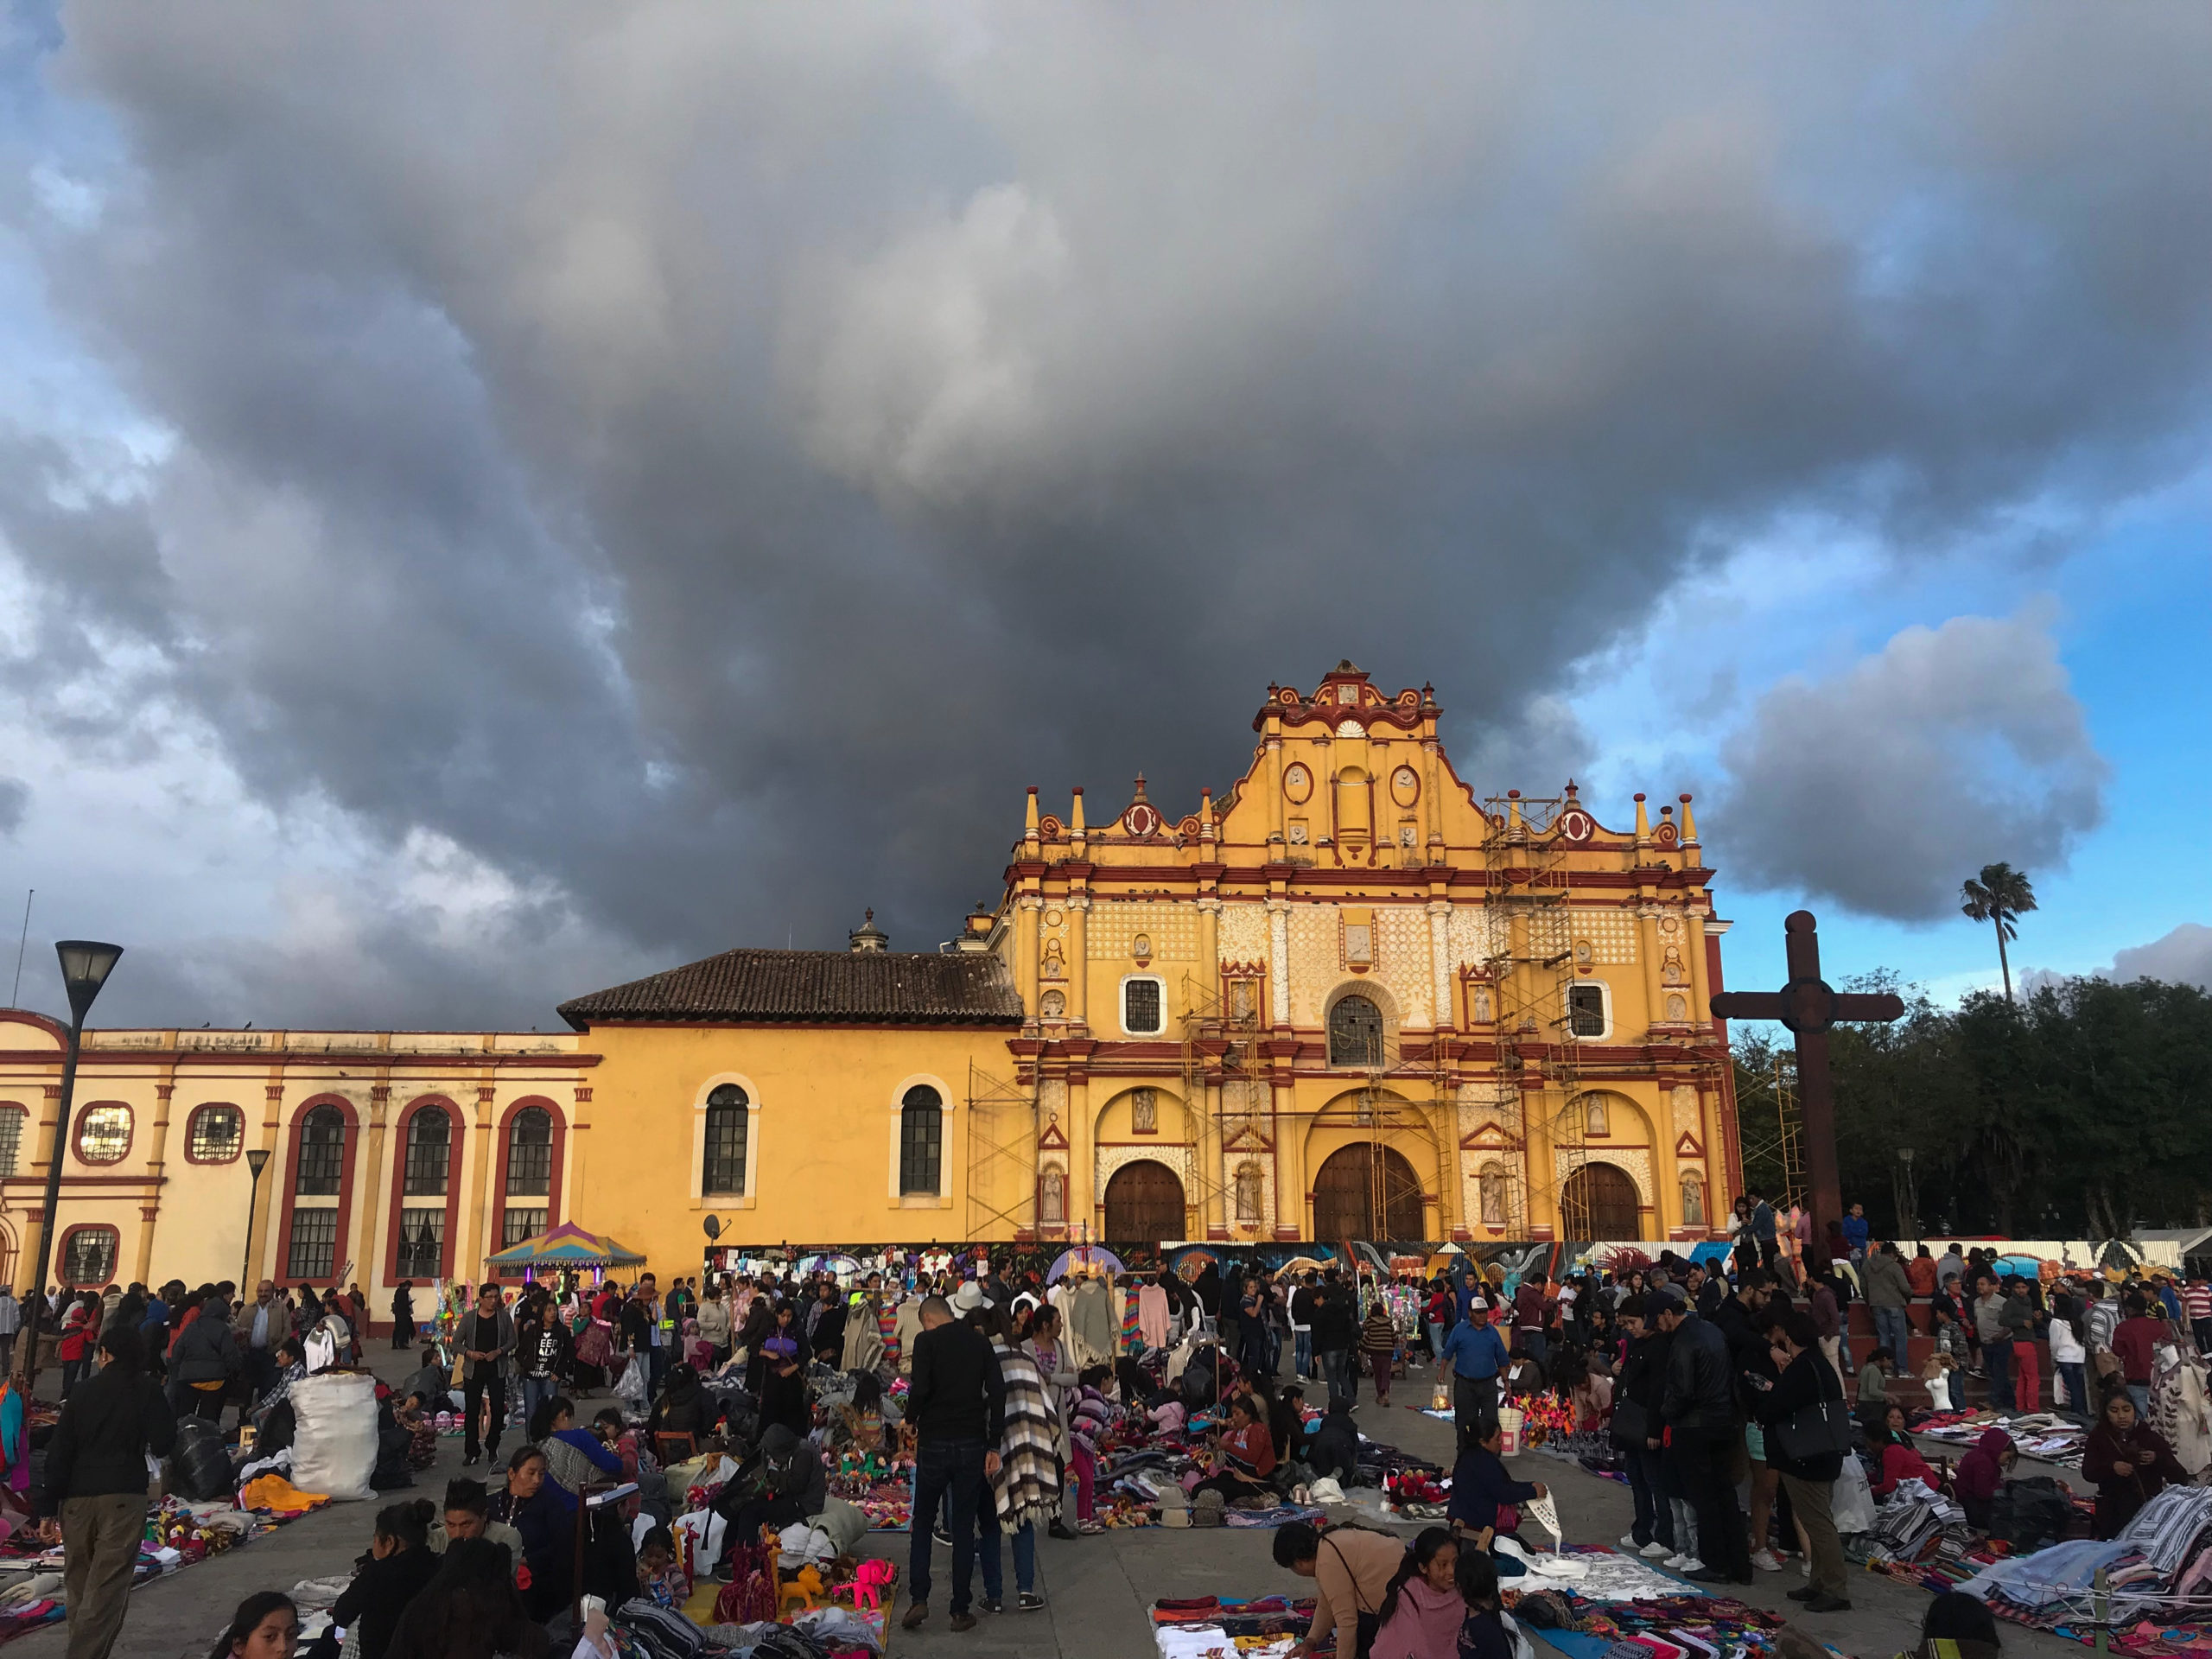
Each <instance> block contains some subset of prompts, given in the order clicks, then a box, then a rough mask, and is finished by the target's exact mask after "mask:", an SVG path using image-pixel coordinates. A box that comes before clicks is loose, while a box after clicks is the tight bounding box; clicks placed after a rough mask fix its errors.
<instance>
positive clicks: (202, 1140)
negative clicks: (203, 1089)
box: [186, 1106, 245, 1164]
mask: <svg viewBox="0 0 2212 1659" xmlns="http://www.w3.org/2000/svg"><path fill="white" fill-rule="evenodd" d="M242 1141H245V1113H244V1112H242V1111H240V1110H238V1108H237V1107H235V1106H202V1107H201V1108H200V1109H199V1110H197V1111H195V1112H194V1113H193V1115H192V1130H191V1135H190V1138H189V1139H188V1141H187V1142H186V1146H187V1149H188V1152H189V1153H190V1154H191V1159H192V1161H193V1162H194V1163H195V1164H227V1163H229V1162H230V1161H231V1160H232V1159H234V1158H236V1157H237V1156H238V1147H239V1144H240V1143H241V1142H242Z"/></svg>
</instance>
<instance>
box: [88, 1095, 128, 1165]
mask: <svg viewBox="0 0 2212 1659" xmlns="http://www.w3.org/2000/svg"><path fill="white" fill-rule="evenodd" d="M128 1151H130V1108H129V1107H128V1106H125V1105H123V1104H121V1103H119V1102H116V1101H105V1102H103V1103H100V1104H99V1105H98V1106H87V1107H86V1109H85V1113H84V1116H81V1117H79V1119H78V1120H77V1156H78V1157H79V1158H80V1159H82V1160H84V1161H85V1162H86V1163H88V1164H117V1163H121V1162H122V1161H123V1154H124V1153H126V1152H128Z"/></svg>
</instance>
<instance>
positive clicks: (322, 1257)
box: [284, 1108, 338, 1280]
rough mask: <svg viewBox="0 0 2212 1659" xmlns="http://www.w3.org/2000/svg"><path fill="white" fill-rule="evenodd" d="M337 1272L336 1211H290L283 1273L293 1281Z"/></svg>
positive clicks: (319, 1277)
mask: <svg viewBox="0 0 2212 1659" xmlns="http://www.w3.org/2000/svg"><path fill="white" fill-rule="evenodd" d="M318 1110H320V1108H318ZM337 1271H338V1212H337V1211H335V1210H295V1211H292V1245H291V1249H289V1251H287V1252H286V1254H285V1258H284V1276H285V1277H286V1278H287V1279H292V1280H315V1279H327V1278H329V1277H330V1276H331V1275H332V1274H334V1273H336V1272H337Z"/></svg>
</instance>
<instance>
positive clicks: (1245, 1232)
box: [0, 663, 1741, 1308]
mask: <svg viewBox="0 0 2212 1659" xmlns="http://www.w3.org/2000/svg"><path fill="white" fill-rule="evenodd" d="M1439 718H1440V709H1438V706H1437V704H1436V702H1435V700H1434V698H1433V696H1432V695H1431V694H1430V693H1429V691H1428V690H1427V688H1423V689H1421V690H1401V691H1398V692H1396V693H1395V694H1393V693H1389V692H1386V691H1384V690H1382V689H1381V688H1379V687H1377V686H1376V685H1375V684H1374V683H1372V682H1371V681H1370V678H1369V677H1368V676H1367V675H1366V674H1365V673H1363V672H1362V671H1360V670H1358V669H1357V668H1355V667H1354V666H1353V665H1352V664H1350V663H1340V664H1338V665H1337V667H1336V668H1335V669H1334V670H1333V671H1331V672H1330V673H1328V674H1327V675H1325V676H1324V677H1323V678H1322V680H1321V682H1320V683H1319V685H1318V686H1316V687H1315V688H1314V689H1313V690H1311V691H1300V690H1297V689H1295V688H1294V687H1290V686H1271V687H1269V688H1268V693H1267V697H1266V701H1265V702H1263V703H1262V705H1261V707H1260V709H1259V711H1258V713H1257V714H1256V715H1255V716H1254V718H1253V721H1252V729H1253V733H1254V743H1253V747H1252V750H1251V758H1250V760H1249V765H1248V766H1247V767H1246V770H1245V772H1244V773H1243V776H1242V777H1241V778H1239V779H1236V782H1235V783H1234V784H1232V785H1230V787H1229V788H1228V789H1226V790H1225V791H1222V792H1220V793H1219V794H1216V793H1214V792H1213V791H1201V792H1200V794H1199V797H1198V800H1197V801H1196V802H1195V803H1188V802H1186V803H1182V804H1179V808H1178V809H1167V808H1163V807H1162V806H1161V805H1160V804H1158V803H1155V802H1154V801H1153V800H1152V799H1151V798H1149V797H1148V796H1147V793H1146V790H1145V785H1144V780H1143V779H1141V778H1140V779H1137V780H1136V783H1135V786H1134V789H1133V791H1131V793H1130V796H1129V798H1128V799H1126V800H1125V801H1122V802H1121V803H1120V804H1118V806H1113V807H1109V810H1107V811H1105V812H1100V813H1095V814H1094V813H1093V812H1091V811H1090V810H1089V809H1088V808H1087V804H1086V801H1085V798H1084V792H1083V791H1081V790H1077V791H1074V793H1073V794H1072V796H1071V798H1069V799H1068V800H1067V801H1066V803H1065V810H1063V804H1062V803H1061V802H1060V801H1059V800H1058V799H1057V798H1056V799H1054V800H1052V802H1050V803H1049V804H1047V803H1046V802H1043V801H1040V799H1039V794H1038V791H1036V790H1034V789H1032V790H1031V791H1029V795H1028V799H1027V809H1026V812H1025V814H1024V817H1023V819H1022V822H1021V823H1020V833H1019V836H1018V837H1017V838H1016V839H1014V842H1013V844H1012V849H1011V853H1010V856H1009V859H1008V861H1007V866H1006V871H1005V878H1004V886H1003V890H1002V892H1001V897H1000V899H999V900H998V902H997V903H996V904H995V905H994V906H978V908H977V910H976V912H975V913H974V914H972V915H970V916H969V917H968V918H966V919H965V921H964V923H963V926H962V928H961V930H960V931H959V933H958V935H957V938H954V939H953V940H951V941H949V942H948V943H947V944H944V945H942V946H940V947H938V948H937V949H935V950H928V951H899V950H892V949H890V948H889V946H890V943H891V942H890V941H889V940H887V938H885V936H884V935H883V933H882V932H881V931H880V930H878V929H877V928H876V927H875V926H874V921H873V918H872V917H871V918H868V920H866V921H864V922H863V923H862V925H861V928H860V929H859V930H857V931H855V933H854V934H853V935H852V937H851V940H850V945H851V948H850V949H849V950H842V951H808V950H730V951H726V952H724V953H722V954H721V955H719V956H715V957H708V958H707V959H705V960H704V961H702V962H696V963H690V964H689V965H688V966H684V967H680V968H676V969H671V970H669V971H667V972H665V973H661V974H656V975H653V976H649V977H647V978H645V979H642V980H639V981H635V982H632V983H629V984H626V985H619V986H615V987H613V988H608V989H606V990H601V991H596V992H593V993H591V994H589V995H582V996H579V997H577V998H575V999H574V1000H572V1001H569V1002H566V1003H564V1004H563V1005H562V1007H561V1008H560V1010H559V1012H560V1014H561V1015H562V1016H563V1020H565V1022H566V1024H567V1025H568V1027H569V1030H568V1031H567V1032H565V1033H560V1034H558V1035H546V1034H542V1033H535V1032H533V1033H512V1032H469V1033H454V1032H396V1031H386V1032H304V1031H261V1030H254V1029H251V1028H249V1029H245V1030H241V1031H228V1032H214V1031H204V1030H203V1031H181V1030H169V1031H162V1030H131V1031H118V1030H101V1031H97V1032H92V1033H87V1034H86V1048H85V1054H84V1059H83V1064H82V1065H81V1067H80V1070H79V1077H78V1082H77V1089H76V1110H75V1112H74V1113H73V1117H74V1119H75V1122H74V1123H73V1128H72V1133H71V1135H70V1137H69V1139H70V1142H71V1144H70V1145H69V1146H68V1147H67V1148H66V1150H65V1153H64V1159H65V1162H64V1173H63V1180H62V1186H61V1213H60V1235H59V1241H58V1249H57V1256H56V1268H57V1274H58V1276H60V1277H62V1278H66V1279H67V1280H68V1281H72V1282H75V1283H92V1284H99V1283H105V1282H106V1281H109V1280H111V1279H114V1280H122V1281H127V1280H130V1279H134V1278H136V1279H150V1278H151V1277H152V1276H153V1275H155V1274H159V1275H160V1276H161V1277H162V1278H168V1277H170V1276H172V1275H174V1276H178V1277H182V1278H185V1279H187V1280H194V1281H196V1280H198V1279H201V1278H205V1279H224V1278H229V1277H232V1276H233V1275H235V1274H237V1273H238V1271H239V1269H240V1264H241V1263H242V1262H243V1263H244V1264H245V1272H246V1274H247V1277H248V1278H249V1279H252V1278H257V1277H264V1276H266V1277H272V1278H277V1279H282V1280H288V1281H294V1282H304V1283H321V1284H327V1283H329V1282H330V1281H332V1280H333V1279H334V1278H339V1279H344V1280H346V1281H359V1282H360V1283H361V1284H363V1285H364V1286H365V1287H368V1289H369V1291H370V1293H371V1297H372V1306H376V1307H378V1308H381V1307H384V1306H387V1305H388V1303H389V1300H390V1295H389V1290H390V1287H393V1286H396V1285H397V1283H398V1282H399V1281H401V1280H403V1279H409V1280H412V1281H416V1283H418V1284H419V1283H423V1282H425V1281H432V1280H444V1279H451V1278H454V1277H456V1276H458V1277H460V1278H462V1279H467V1280H474V1279H476V1278H478V1277H480V1276H481V1275H482V1274H483V1272H484V1258H485V1257H486V1255H488V1254H489V1253H490V1252H492V1251H493V1250H497V1249H501V1248H502V1247H504V1246H505V1245H506V1244H509V1243H514V1242H517V1241H518V1240H520V1239H522V1238H524V1237H527V1236H531V1234H533V1233H536V1232H539V1231H543V1230H544V1229H545V1228H546V1227H548V1226H549V1225H550V1224H553V1223H555V1222H558V1221H573V1222H575V1223H577V1224H581V1225H582V1226H584V1227H586V1228H588V1229H590V1230H594V1231H597V1232H604V1233H611V1234H613V1236H616V1237H617V1238H620V1239H621V1240H622V1241H624V1242H625V1243H628V1244H629V1245H631V1246H632V1248H633V1249H640V1250H643V1251H645V1253H646V1255H647V1256H648V1258H649V1260H650V1262H652V1265H654V1266H655V1267H657V1268H659V1269H660V1270H661V1271H662V1273H663V1274H664V1276H665V1275H666V1274H673V1273H684V1272H696V1271H697V1270H698V1268H699V1264H700V1262H701V1259H702V1246H703V1244H704V1243H705V1239H704V1237H703V1236H702V1231H703V1224H704V1223H705V1222H706V1221H707V1220H708V1219H709V1217H711V1218H713V1219H714V1220H715V1224H716V1229H717V1231H718V1233H719V1236H720V1237H721V1240H722V1242H723V1243H726V1244H732V1243H734V1244H736V1245H739V1246H743V1245H747V1244H752V1245H760V1246H764V1247H765V1246H772V1245H780V1244H785V1243H788V1244H792V1245H800V1246H804V1245H816V1246H823V1247H834V1246H855V1247H857V1246H866V1245H877V1244H927V1243H944V1244H952V1243H982V1242H1007V1241H1020V1242H1034V1243H1038V1244H1040V1245H1042V1244H1046V1243H1051V1242H1052V1241H1058V1240H1068V1241H1077V1240H1103V1241H1105V1242H1108V1243H1161V1242H1165V1241H1172V1240H1178V1239H1192V1240H1212V1241H1217V1242H1224V1243H1231V1244H1234V1243H1240V1242H1241V1243H1259V1242H1269V1243H1273V1242H1277V1241H1293V1240H1325V1241H1332V1242H1340V1241H1344V1240H1347V1239H1363V1240H1373V1241H1378V1242H1381V1241H1389V1242H1401V1243H1403V1242H1411V1241H1415V1240H1426V1241H1431V1242H1434V1241H1441V1240H1446V1239H1452V1240H1461V1241H1476V1242H1490V1241H1505V1240H1523V1239H1527V1240H1546V1239H1564V1240H1610V1241H1643V1242H1646V1243H1659V1242H1665V1241H1676V1242H1679V1241H1684V1240H1690V1239H1701V1238H1704V1237H1707V1236H1711V1235H1713V1234H1714V1233H1716V1232H1718V1231H1719V1230H1722V1226H1723V1224H1724V1223H1725V1219H1726V1212H1727V1207H1728V1205H1729V1202H1730V1198H1731V1197H1732V1195H1733V1194H1734V1193H1735V1192H1738V1190H1740V1182H1741V1169H1740V1155H1739V1152H1738V1146H1737V1142H1736V1135H1735V1110H1734V1102H1733V1098H1732V1077H1731V1072H1730V1070H1729V1065H1728V1051H1727V1039H1726V1031H1725V1029H1724V1027H1723V1026H1722V1024H1721V1022H1719V1020H1715V1019H1713V1017H1712V1014H1711V1013H1710V1009H1709V1007H1708V1003H1709V1000H1710V998H1711V996H1712V995H1713V994H1714V993H1715V992H1717V991H1719V989H1720V988H1722V981H1721V971H1720V938H1721V935H1722V934H1723V933H1725V932H1726V931H1727V927H1728V924H1727V923H1726V921H1723V920H1720V919H1719V918H1716V917H1715V916H1714V914H1713V901H1712V896H1711V882H1712V877H1713V873H1712V871H1711V870H1710V869H1708V868H1707V867H1706V866H1705V864H1704V862H1703V860H1702V858H1701V857H1700V849H1699V844H1698V837H1697V829H1696V825H1695V823H1694V819H1693V817H1692V816H1691V810H1690V807H1691V803H1690V798H1689V797H1688V796H1687V795H1685V796H1681V798H1679V800H1678V802H1675V803H1669V804H1662V805H1661V806H1659V807H1658V808H1657V809H1656V811H1655V810H1652V809H1651V808H1650V807H1649V806H1648V805H1647V803H1646V801H1645V798H1644V797H1643V796H1642V795H1638V796H1637V797H1636V798H1635V801H1634V804H1633V816H1632V818H1631V819H1630V822H1628V823H1625V824H1623V825H1621V826H1620V827H1618V828H1616V827H1609V826H1608V825H1606V824H1605V823H1600V822H1599V818H1598V817H1597V814H1596V811H1595V810H1594V809H1593V807H1592V806H1591V805H1590V804H1586V803H1585V802H1584V801H1582V800H1581V798H1580V797H1579V795H1578V794H1577V791H1576V790H1575V786H1574V785H1573V784H1572V783H1571V782H1570V783H1568V784H1567V785H1565V786H1564V788H1563V789H1562V790H1561V791H1560V793H1559V794H1557V795H1555V796H1551V797H1542V798H1538V797H1527V796H1523V795H1522V793H1521V792H1520V791H1517V790H1511V791H1506V792H1505V793H1503V794H1502V795H1497V796H1494V797H1488V798H1484V797H1478V795H1477V794H1476V793H1475V791H1473V790H1472V789H1471V787H1470V786H1469V785H1467V784H1465V783H1464V782H1462V781H1461V779H1460V778H1459V775H1458V773H1457V772H1455V771H1454V770H1453V769H1452V763H1451V761H1450V760H1449V759H1448V758H1447V757H1446V755H1445V753H1444V751H1443V748H1442V746H1441V744H1440V741H1439V740H1438V736H1437V724H1438V721H1439ZM1677 808H1679V810H1677ZM1094 818H1095V821H1094ZM64 1037H65V1033H63V1031H62V1030H61V1028H60V1027H59V1026H57V1025H56V1024H55V1023H54V1021H52V1020H48V1019H46V1018H45V1017H44V1016H42V1015H39V1014H29V1013H24V1012H21V1011H0V1251H4V1252H5V1253H6V1255H5V1261H6V1271H7V1272H8V1273H9V1274H10V1276H11V1277H12V1278H14V1279H15V1280H16V1281H17V1282H19V1283H20V1282H21V1281H22V1277H23V1276H24V1275H26V1274H28V1273H29V1261H28V1252H27V1249H26V1246H27V1245H28V1244H30V1243H34V1242H35V1218H36V1216H37V1214H38V1206H39V1205H40V1204H41V1201H42V1198H43V1185H44V1179H45V1173H46V1167H47V1160H48V1158H49V1157H51V1156H52V1155H53V1150H54V1140H55V1138H56V1136H55V1122H54V1119H55V1110H56V1107H57V1104H58V1101H59V1096H60V1065H61V1058H62V1054H61V1051H62V1047H63V1042H64ZM255 1151H258V1152H260V1153H262V1154H265V1155H264V1157H262V1158H259V1159H255V1158H251V1157H250V1156H245V1155H244V1154H251V1153H252V1152H255Z"/></svg>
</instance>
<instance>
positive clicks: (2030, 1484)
mask: <svg viewBox="0 0 2212 1659" xmlns="http://www.w3.org/2000/svg"><path fill="white" fill-rule="evenodd" d="M2073 1519H2074V1506H2073V1505H2072V1504H2071V1503H2069V1502H2068V1501H2067V1498H2066V1494H2065V1493H2064V1492H2063V1491H2061V1490H2060V1489H2059V1485H2058V1483H2057V1482H2056V1480H2054V1479H2052V1478H2050V1476H2049V1475H2029V1476H2025V1477H2024V1478H2020V1479H2018V1480H2008V1481H2006V1482H2005V1484H2003V1485H2001V1486H1999V1488H1998V1489H1997V1491H1996V1494H1995V1496H1993V1497H1992V1498H1991V1499H1990V1500H1989V1525H1988V1527H1987V1528H1986V1531H1987V1532H1988V1534H1989V1535H1990V1536H1991V1537H1992V1538H1993V1539H2001V1540H2002V1541H2004V1542H2005V1543H2008V1544H2010V1545H2012V1548H2013V1549H2014V1550H2015V1551H2016V1552H2018V1553H2023V1554H2024V1553H2025V1552H2027V1551H2029V1550H2034V1549H2041V1548H2043V1547H2044V1545H2046V1544H2054V1543H2056V1542H2058V1541H2060V1540H2062V1539H2063V1538H2064V1537H2065V1536H2066V1535H2067V1532H2068V1530H2069V1528H2070V1526H2071V1525H2072V1522H2073Z"/></svg>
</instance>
